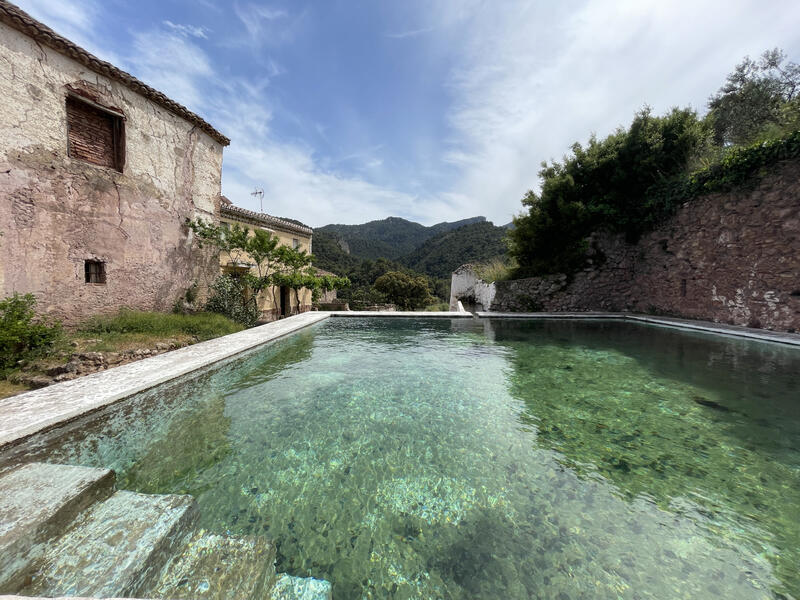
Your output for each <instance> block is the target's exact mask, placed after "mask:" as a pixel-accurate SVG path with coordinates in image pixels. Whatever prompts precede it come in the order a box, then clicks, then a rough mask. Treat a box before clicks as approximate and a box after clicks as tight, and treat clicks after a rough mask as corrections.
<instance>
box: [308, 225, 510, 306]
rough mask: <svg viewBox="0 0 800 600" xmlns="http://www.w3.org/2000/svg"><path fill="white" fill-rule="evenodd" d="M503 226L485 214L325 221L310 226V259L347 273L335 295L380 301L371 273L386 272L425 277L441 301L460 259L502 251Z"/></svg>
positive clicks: (492, 255) (376, 275)
mask: <svg viewBox="0 0 800 600" xmlns="http://www.w3.org/2000/svg"><path fill="white" fill-rule="evenodd" d="M506 233H507V228H506V227H495V226H494V225H493V224H492V223H489V222H488V221H486V218H485V217H472V218H470V219H464V220H461V221H456V222H453V223H437V224H436V225H432V226H430V227H425V226H424V225H420V224H419V223H414V222H412V221H407V220H405V219H400V218H398V217H389V218H388V219H383V220H381V221H372V222H370V223H365V224H363V225H326V226H325V227H320V228H318V229H316V230H314V240H313V253H314V265H315V266H317V267H319V268H321V269H325V270H327V271H331V272H333V273H336V274H337V275H342V276H347V277H349V278H350V281H351V282H352V288H351V289H350V290H346V291H342V292H340V294H339V295H340V297H341V298H343V299H346V300H351V301H357V302H358V301H363V302H380V301H381V297H380V294H379V293H377V292H376V291H375V290H373V287H372V286H373V284H374V283H375V281H376V280H377V278H379V277H381V276H383V275H385V274H386V273H388V272H400V273H405V274H406V275H409V276H412V277H416V276H418V275H423V276H425V277H427V281H428V285H429V288H430V291H431V293H432V294H433V295H434V296H435V297H436V298H438V299H439V300H440V301H447V299H448V296H449V289H450V273H451V272H452V271H453V270H455V269H456V268H457V267H458V266H460V265H462V264H464V263H466V262H478V261H485V260H489V259H493V258H496V257H499V256H504V255H505V244H504V242H503V239H504V237H505V235H506Z"/></svg>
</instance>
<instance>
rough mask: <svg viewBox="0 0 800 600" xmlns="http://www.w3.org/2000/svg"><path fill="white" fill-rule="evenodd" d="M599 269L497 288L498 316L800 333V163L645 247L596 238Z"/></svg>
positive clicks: (671, 226)
mask: <svg viewBox="0 0 800 600" xmlns="http://www.w3.org/2000/svg"><path fill="white" fill-rule="evenodd" d="M588 259H589V261H590V264H589V266H588V267H587V268H586V269H584V270H583V271H581V272H578V273H577V274H575V275H574V276H573V277H571V278H568V277H567V276H565V275H554V276H549V277H534V278H530V279H521V280H516V281H501V282H497V283H496V294H495V295H494V297H493V299H492V300H491V302H490V307H489V308H490V310H492V311H498V312H503V311H510V312H519V311H591V310H607V311H633V312H641V313H652V314H662V315H671V316H677V317H685V318H691V319H703V320H708V321H715V322H720V323H729V324H734V325H743V326H749V327H758V328H764V329H772V330H776V331H797V330H800V161H796V160H794V161H786V162H784V163H781V164H779V165H777V166H776V168H775V170H774V171H773V172H772V173H771V174H768V175H767V176H766V177H764V178H763V179H762V180H761V181H760V182H759V184H758V185H757V186H756V187H755V189H751V190H741V191H736V192H731V193H724V194H723V193H719V194H710V195H708V196H704V197H701V198H697V199H695V200H692V201H691V202H688V203H686V204H685V205H683V206H682V207H681V208H680V209H679V210H678V212H677V214H676V215H675V216H674V217H673V218H671V219H670V220H669V221H668V222H666V223H665V224H664V225H662V226H661V227H659V228H658V229H657V230H656V231H653V232H651V233H649V234H647V235H645V236H644V237H643V238H642V239H641V240H640V241H639V242H638V243H637V244H635V245H631V244H626V243H625V242H624V240H623V239H622V238H620V237H618V236H611V235H607V234H595V235H593V236H592V237H591V239H590V250H589V256H588Z"/></svg>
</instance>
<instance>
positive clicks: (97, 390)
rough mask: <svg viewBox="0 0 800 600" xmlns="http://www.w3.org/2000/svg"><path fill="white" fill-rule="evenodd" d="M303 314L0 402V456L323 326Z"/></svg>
mask: <svg viewBox="0 0 800 600" xmlns="http://www.w3.org/2000/svg"><path fill="white" fill-rule="evenodd" d="M329 316H330V314H329V313H323V312H305V313H302V314H299V315H295V316H293V317H289V318H287V319H281V320H280V321H274V322H272V323H267V324H266V325H261V326H259V327H253V328H252V329H246V330H244V331H240V332H238V333H232V334H230V335H226V336H222V337H218V338H215V339H212V340H208V341H205V342H200V343H197V344H193V345H191V346H186V347H184V348H179V349H178V350H173V351H172V352H166V353H164V354H159V355H156V356H151V357H149V358H144V359H142V360H138V361H136V362H132V363H128V364H125V365H120V366H118V367H113V368H111V369H106V370H105V371H98V372H97V373H92V374H90V375H85V376H83V377H78V378H77V379H72V380H70V381H64V382H62V383H56V384H54V385H51V386H48V387H45V388H41V389H38V390H32V391H30V392H24V393H22V394H18V395H16V396H10V397H8V398H4V399H2V400H0V451H2V450H5V449H7V448H8V447H10V446H12V445H14V444H16V443H19V442H21V441H22V440H24V439H26V438H28V437H30V436H32V435H35V434H37V433H40V432H42V431H45V430H47V429H50V428H52V427H56V426H58V425H61V424H64V423H67V422H69V421H72V420H74V419H77V418H78V417H81V416H83V415H85V414H87V413H90V412H93V411H95V410H98V409H100V408H103V407H105V406H108V405H110V404H113V403H114V402H117V401H120V400H123V399H124V398H128V397H130V396H133V395H134V394H138V393H139V392H143V391H145V390H148V389H150V388H153V387H155V386H157V385H160V384H162V383H166V382H167V381H171V380H172V379H175V378H177V377H180V376H182V375H186V374H188V373H191V372H193V371H197V370H198V369H202V368H203V367H206V366H208V365H211V364H214V363H217V362H219V361H222V360H225V359H227V358H231V357H233V356H236V355H237V354H241V353H243V352H246V351H247V350H250V349H251V348H254V347H256V346H260V345H262V344H266V343H267V342H271V341H273V340H276V339H278V338H282V337H284V336H287V335H289V334H292V333H294V332H296V331H298V330H300V329H303V328H305V327H308V326H310V325H313V324H315V323H319V322H321V321H324V320H325V319H327V318H328V317H329Z"/></svg>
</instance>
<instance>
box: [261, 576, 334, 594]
mask: <svg viewBox="0 0 800 600" xmlns="http://www.w3.org/2000/svg"><path fill="white" fill-rule="evenodd" d="M332 598H333V591H332V589H331V584H330V582H329V581H325V580H324V579H314V578H313V577H295V576H294V575H287V574H286V573H282V574H280V575H278V579H277V581H275V586H274V587H273V588H272V595H271V596H270V599H271V600H332Z"/></svg>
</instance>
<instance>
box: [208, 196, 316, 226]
mask: <svg viewBox="0 0 800 600" xmlns="http://www.w3.org/2000/svg"><path fill="white" fill-rule="evenodd" d="M222 197H223V198H225V196H222ZM225 200H227V198H225ZM229 202H230V201H229ZM219 212H220V214H221V215H223V216H226V217H229V218H231V219H238V220H244V221H248V222H251V223H256V224H258V225H264V226H265V227H270V228H276V229H283V230H284V231H290V232H292V233H301V234H303V235H311V234H313V233H314V230H313V229H311V227H309V226H308V225H304V224H303V223H301V222H300V221H287V220H286V219H279V218H278V217H273V216H272V215H268V214H266V213H258V212H255V211H252V210H247V209H246V208H241V207H239V206H234V205H233V204H224V203H223V204H221V206H220V207H219Z"/></svg>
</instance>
